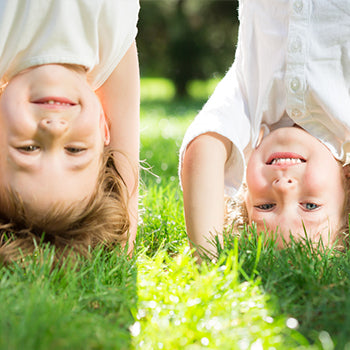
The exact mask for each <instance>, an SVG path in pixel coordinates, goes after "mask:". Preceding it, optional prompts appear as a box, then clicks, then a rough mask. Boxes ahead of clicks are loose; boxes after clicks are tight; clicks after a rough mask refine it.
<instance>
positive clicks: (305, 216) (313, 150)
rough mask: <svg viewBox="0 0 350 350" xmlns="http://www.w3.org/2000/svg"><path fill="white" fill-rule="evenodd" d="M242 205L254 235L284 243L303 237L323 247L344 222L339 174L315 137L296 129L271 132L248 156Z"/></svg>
mask: <svg viewBox="0 0 350 350" xmlns="http://www.w3.org/2000/svg"><path fill="white" fill-rule="evenodd" d="M247 187H248V189H247V195H246V200H245V202H246V206H247V211H248V217H249V222H250V223H252V222H255V223H256V225H257V228H258V231H265V227H266V228H267V229H268V231H273V232H276V230H277V231H278V232H279V233H280V234H281V235H278V238H277V243H278V245H279V246H281V245H282V242H283V240H282V237H283V238H284V239H285V241H286V242H288V241H289V235H290V233H292V234H293V236H295V237H300V236H303V237H304V236H305V234H304V228H303V224H304V225H305V228H306V232H307V234H308V237H309V238H310V239H311V240H312V241H318V240H319V238H320V237H322V240H323V242H324V243H325V244H327V243H330V242H332V236H330V235H329V233H332V232H334V231H335V230H337V229H339V227H340V226H341V225H342V223H343V220H344V219H343V218H342V212H343V205H344V201H345V194H344V185H343V170H342V167H341V165H340V163H339V162H338V161H337V160H335V158H334V157H333V155H332V153H331V152H330V151H329V150H328V148H327V147H326V146H324V145H323V144H322V143H321V142H320V141H318V140H317V139H316V138H314V137H313V136H311V135H310V134H308V133H307V132H305V131H304V130H302V129H300V128H296V127H290V128H280V129H277V130H275V131H273V132H272V133H271V134H269V135H268V136H267V137H266V138H264V139H263V140H262V142H261V144H260V145H259V146H258V147H257V148H256V149H255V150H254V151H253V152H252V155H251V157H250V159H249V161H248V165H247Z"/></svg>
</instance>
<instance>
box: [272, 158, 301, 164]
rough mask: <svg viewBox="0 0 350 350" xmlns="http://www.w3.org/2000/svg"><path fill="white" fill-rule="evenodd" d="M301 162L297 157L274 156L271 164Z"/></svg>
mask: <svg viewBox="0 0 350 350" xmlns="http://www.w3.org/2000/svg"><path fill="white" fill-rule="evenodd" d="M299 163H302V161H301V159H299V158H275V159H273V160H272V162H271V164H272V165H274V164H278V165H279V164H299Z"/></svg>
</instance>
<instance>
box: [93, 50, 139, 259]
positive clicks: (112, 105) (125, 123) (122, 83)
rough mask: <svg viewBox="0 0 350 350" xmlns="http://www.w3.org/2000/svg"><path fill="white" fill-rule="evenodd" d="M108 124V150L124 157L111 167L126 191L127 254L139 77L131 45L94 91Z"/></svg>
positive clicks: (134, 204)
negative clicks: (113, 150) (109, 139)
mask: <svg viewBox="0 0 350 350" xmlns="http://www.w3.org/2000/svg"><path fill="white" fill-rule="evenodd" d="M96 93H97V95H98V96H99V98H100V101H101V103H102V107H103V109H104V112H105V114H106V116H107V119H108V120H109V122H110V134H111V143H110V147H111V148H112V149H116V150H118V151H121V152H123V153H124V155H122V154H119V153H118V154H116V155H115V163H116V167H117V169H118V171H119V172H120V174H121V175H122V177H123V179H124V181H125V183H126V185H127V187H128V190H129V195H130V198H129V215H130V232H129V252H131V251H132V249H133V245H134V241H135V238H136V231H137V211H138V164H139V143H140V142H139V116H140V76H139V64H138V57H137V49H136V44H135V43H133V44H132V45H131V47H130V48H129V50H128V51H127V52H126V54H125V55H124V57H123V59H122V60H121V61H120V63H119V64H118V66H117V67H116V68H115V70H114V71H113V73H112V74H111V75H110V77H109V78H108V79H107V80H106V82H105V83H104V84H103V85H102V86H101V87H100V88H99V89H98V90H97V91H96Z"/></svg>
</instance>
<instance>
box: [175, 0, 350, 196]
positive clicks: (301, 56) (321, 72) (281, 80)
mask: <svg viewBox="0 0 350 350" xmlns="http://www.w3.org/2000/svg"><path fill="white" fill-rule="evenodd" d="M239 19H240V29H239V37H238V44H237V50H236V56H235V61H234V64H233V66H232V67H231V68H230V70H229V71H228V72H227V74H226V76H225V77H224V79H223V80H222V81H221V82H220V83H219V85H218V87H217V88H216V90H215V92H214V94H213V95H212V96H211V98H210V99H209V100H208V102H207V103H206V105H205V106H204V107H203V109H202V111H201V112H200V113H199V114H198V116H197V117H196V118H195V120H194V121H193V123H192V124H191V125H190V127H189V128H188V130H187V132H186V134H185V137H184V140H183V144H182V147H181V150H180V169H181V161H182V159H183V156H184V152H185V151H186V147H187V145H188V144H189V142H190V141H191V140H192V139H193V138H195V137H196V136H198V135H200V134H203V133H205V132H209V131H210V132H217V133H219V134H221V135H223V136H225V137H227V138H228V139H230V140H231V141H232V143H233V145H234V147H233V151H232V155H231V157H230V159H229V161H228V162H227V165H226V168H225V189H226V192H227V193H228V194H230V195H232V194H234V193H235V192H236V190H237V189H238V188H239V186H240V185H241V183H242V179H243V177H244V169H245V160H246V159H247V157H249V154H250V151H251V149H252V148H253V147H255V146H256V144H257V142H258V138H259V134H260V131H261V129H263V130H264V131H265V133H266V132H268V131H269V130H272V129H274V128H276V127H281V126H291V125H293V124H294V123H296V124H298V125H299V126H301V127H302V128H304V129H305V130H306V131H308V132H309V133H310V134H311V135H313V136H315V137H316V138H318V139H319V140H320V141H321V142H323V143H324V144H325V145H326V146H327V147H328V148H329V149H330V151H331V152H332V153H333V155H334V157H336V158H337V159H339V160H342V161H344V160H345V159H346V153H347V152H350V1H349V0H317V1H315V0H241V1H240V6H239Z"/></svg>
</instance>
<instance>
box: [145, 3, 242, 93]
mask: <svg viewBox="0 0 350 350" xmlns="http://www.w3.org/2000/svg"><path fill="white" fill-rule="evenodd" d="M140 3H141V12H140V20H139V34H138V48H139V55H140V62H141V74H142V76H145V77H147V76H148V77H149V76H152V77H155V76H157V77H166V78H169V79H170V80H171V81H173V82H174V85H175V90H176V94H177V95H180V96H183V95H187V94H188V90H187V88H188V82H190V81H192V80H194V79H201V80H208V79H210V78H213V77H217V76H222V75H223V74H224V72H225V71H226V70H227V69H228V67H229V66H230V65H231V64H232V60H233V58H234V53H235V43H236V38H237V28H238V14H237V8H238V1H237V0H141V2H140Z"/></svg>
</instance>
